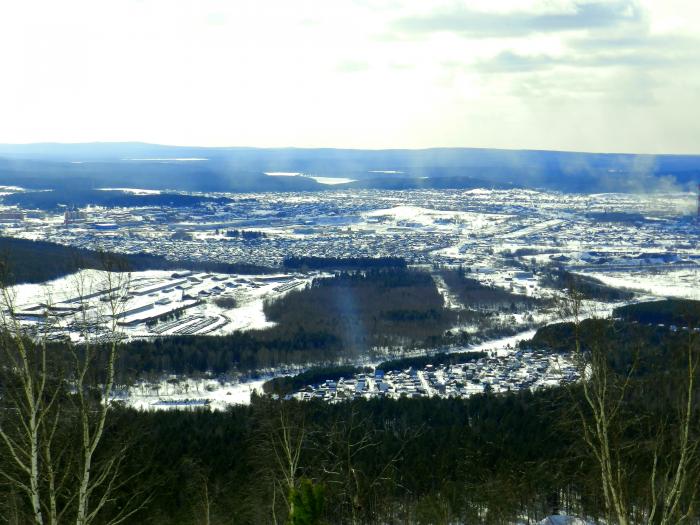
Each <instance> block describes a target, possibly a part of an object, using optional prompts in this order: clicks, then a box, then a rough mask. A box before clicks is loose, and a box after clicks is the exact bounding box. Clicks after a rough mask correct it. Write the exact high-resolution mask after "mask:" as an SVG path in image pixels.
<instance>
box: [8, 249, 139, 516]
mask: <svg viewBox="0 0 700 525" xmlns="http://www.w3.org/2000/svg"><path fill="white" fill-rule="evenodd" d="M103 263H104V271H101V272H99V273H97V279H95V274H90V276H89V277H88V276H87V274H86V273H84V272H78V273H77V274H75V279H74V280H75V292H76V293H77V298H76V299H74V300H73V301H72V303H73V305H74V309H75V315H74V317H73V318H69V317H67V316H63V317H62V318H60V319H59V318H58V317H57V316H53V315H52V313H51V312H52V309H53V308H52V306H53V305H52V302H51V300H50V297H47V301H46V303H45V306H46V313H45V322H44V323H43V324H42V329H40V330H38V331H35V332H33V333H30V331H29V330H28V328H27V327H26V326H25V325H23V324H22V323H21V321H20V318H19V315H18V312H17V309H16V306H15V301H14V296H13V292H12V289H11V288H9V287H7V286H2V288H1V290H2V300H3V304H2V307H1V308H0V310H1V311H2V326H1V327H0V328H1V329H2V333H1V334H0V337H1V338H0V341H1V342H2V350H3V353H4V354H5V357H6V360H5V361H6V365H5V367H4V369H3V371H4V372H5V374H4V376H5V380H4V381H3V383H2V393H1V395H2V398H1V399H2V403H3V409H4V413H3V414H2V416H3V417H2V418H1V419H0V441H1V442H2V445H4V448H5V450H6V452H7V455H8V456H9V457H10V458H11V461H10V462H9V466H8V468H2V469H0V475H1V476H2V477H3V478H4V479H5V480H7V482H8V483H9V484H10V485H11V486H13V487H16V488H17V489H18V490H20V491H22V492H23V493H24V494H25V495H26V497H27V500H28V502H29V504H30V509H31V521H32V522H34V523H36V524H44V523H49V524H51V525H54V524H57V523H59V522H60V523H63V522H65V521H66V520H69V521H72V520H75V523H76V524H77V525H89V524H90V523H94V522H95V521H96V520H98V518H99V521H100V522H103V523H110V524H118V523H121V522H123V521H125V520H126V519H128V518H129V517H130V516H132V515H133V514H134V513H135V512H137V511H138V510H139V509H140V508H142V506H143V505H144V504H145V503H146V502H147V501H148V499H149V498H148V496H147V495H145V494H144V491H143V490H133V491H130V493H131V495H130V496H128V497H127V498H126V501H121V502H120V503H121V504H120V505H119V508H116V509H110V511H111V512H110V516H109V517H105V516H102V515H101V513H103V511H104V510H105V509H106V508H107V506H108V505H109V504H111V503H112V502H114V501H115V496H116V494H117V492H118V491H120V489H122V488H123V487H124V486H125V485H126V484H127V483H129V481H131V480H132V479H133V478H134V477H135V476H137V475H138V473H137V474H132V475H131V476H124V475H121V474H122V469H121V467H122V464H123V461H124V459H125V452H126V449H127V447H128V442H126V441H125V442H122V443H117V445H116V447H114V448H113V449H112V448H110V449H109V450H108V449H106V448H105V446H104V443H103V442H104V436H105V431H106V429H107V426H108V419H109V413H110V412H111V410H112V398H113V397H114V385H115V379H116V363H117V355H118V350H119V344H120V342H121V340H122V335H121V334H120V331H119V319H120V317H121V316H122V314H123V312H124V309H125V307H126V304H127V299H128V290H129V282H130V275H129V273H128V272H125V271H120V270H123V268H121V267H119V266H118V265H117V263H115V261H114V260H113V259H111V258H110V257H107V256H105V257H103ZM97 297H99V299H100V300H93V301H91V300H90V299H95V298H97ZM71 330H77V331H78V333H79V337H78V342H77V343H74V342H73V341H71V340H70V338H68V337H64V338H63V340H62V341H61V342H60V344H57V345H53V346H52V348H51V349H49V348H48V346H47V339H48V336H49V334H50V333H53V334H55V333H61V332H63V333H64V334H65V333H68V332H70V331H71ZM139 473H140V472H139Z"/></svg>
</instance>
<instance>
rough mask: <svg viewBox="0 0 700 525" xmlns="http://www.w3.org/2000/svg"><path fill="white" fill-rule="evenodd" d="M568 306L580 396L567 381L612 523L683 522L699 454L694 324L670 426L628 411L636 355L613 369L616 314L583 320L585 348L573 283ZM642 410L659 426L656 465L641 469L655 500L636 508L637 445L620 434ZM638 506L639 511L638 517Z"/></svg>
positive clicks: (665, 421) (655, 417) (578, 297)
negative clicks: (631, 489) (632, 459)
mask: <svg viewBox="0 0 700 525" xmlns="http://www.w3.org/2000/svg"><path fill="white" fill-rule="evenodd" d="M565 312H566V313H565V315H567V316H569V318H570V319H571V320H572V324H573V330H574V359H575V362H576V365H577V367H578V370H579V374H580V377H581V383H580V392H581V395H578V394H577V393H576V387H574V386H571V387H570V388H569V392H570V393H572V400H573V401H574V406H575V409H576V411H577V412H578V415H579V421H580V424H581V430H582V435H583V439H584V441H585V443H586V445H587V447H588V449H589V450H590V452H591V453H592V455H593V457H594V458H595V461H596V464H597V466H598V469H599V472H600V482H601V489H602V493H603V498H604V502H605V509H606V519H607V522H608V523H617V524H619V525H627V524H629V523H639V522H640V521H641V522H644V523H649V524H657V523H659V524H663V525H668V524H671V523H674V524H675V523H682V522H683V521H685V520H687V519H688V518H689V515H690V512H691V502H692V495H690V494H689V489H690V485H691V484H690V483H689V481H690V479H691V475H692V471H693V470H692V467H691V466H692V465H694V464H695V463H694V462H695V460H696V459H697V456H696V452H697V442H696V441H694V440H693V439H692V438H691V431H692V425H693V421H694V420H693V418H694V417H697V413H696V410H697V408H696V407H695V405H694V399H695V397H694V396H695V388H696V387H695V384H696V378H697V373H698V356H697V354H698V344H697V336H696V334H694V331H693V330H692V329H689V330H688V342H687V345H686V350H685V354H686V355H685V369H686V371H685V374H686V375H685V377H686V380H685V385H684V386H683V388H681V389H680V398H679V399H677V400H676V402H677V404H678V406H679V410H678V416H677V423H676V424H675V425H671V424H670V423H669V422H668V419H666V418H664V419H661V420H659V418H658V415H655V414H648V415H644V414H635V415H634V416H631V415H630V414H629V413H626V414H625V413H624V409H625V405H626V403H627V402H628V397H629V394H630V392H631V390H632V388H633V386H634V382H635V379H634V375H635V372H636V370H637V363H638V356H639V354H638V352H636V353H635V355H634V356H633V357H632V361H631V364H630V365H629V367H628V369H627V370H626V371H625V372H624V373H620V372H618V371H615V370H613V369H612V367H611V365H610V362H609V355H608V351H609V350H610V346H611V345H610V344H609V341H607V340H606V337H607V335H606V333H605V330H606V329H610V330H614V324H613V323H612V321H610V320H598V321H599V322H598V323H597V325H596V326H597V327H596V326H594V325H592V324H590V323H589V324H588V325H586V326H585V329H586V330H587V332H586V338H585V339H586V348H584V346H583V339H584V338H583V330H584V325H583V324H582V319H583V317H584V315H583V312H582V297H581V295H580V294H579V293H578V292H577V291H576V290H575V289H572V290H570V291H569V295H568V301H567V305H566V310H565ZM590 330H598V331H599V333H591V332H590ZM644 416H647V417H650V418H652V419H651V421H650V426H651V427H652V428H654V429H656V435H655V439H653V440H652V441H653V442H652V455H653V460H652V467H651V471H650V472H648V473H644V474H643V476H644V477H645V478H647V479H648V483H649V486H650V490H649V493H650V501H649V503H648V504H647V505H645V508H646V509H648V510H646V511H640V510H639V508H637V509H635V508H634V507H639V502H635V503H633V502H632V501H631V498H630V495H629V493H628V490H627V485H628V482H629V478H630V476H631V473H632V471H633V470H634V466H633V465H631V464H630V463H629V460H628V459H627V458H626V457H625V448H627V447H629V446H635V445H637V446H638V445H640V444H639V443H625V442H624V441H623V440H622V439H621V436H622V435H623V434H624V432H625V430H626V429H628V428H630V426H631V425H632V424H633V423H638V422H639V421H641V420H642V418H643V417H644ZM670 433H672V434H673V435H674V436H675V439H671V440H670V443H669V440H668V439H667V435H668V434H670ZM668 458H673V459H670V460H669V459H668ZM662 462H663V464H664V467H663V468H661V463H662ZM684 505H685V508H683V506H684ZM633 513H634V514H635V516H636V517H635V518H634V519H633V518H632V515H633ZM640 514H641V516H640Z"/></svg>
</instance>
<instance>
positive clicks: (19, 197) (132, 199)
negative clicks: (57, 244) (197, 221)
mask: <svg viewBox="0 0 700 525" xmlns="http://www.w3.org/2000/svg"><path fill="white" fill-rule="evenodd" d="M2 201H3V203H4V204H6V205H17V206H21V207H23V208H32V209H41V210H55V209H58V208H61V207H63V206H69V207H70V206H74V207H77V208H84V207H86V206H103V207H107V208H113V207H119V208H132V207H141V206H167V207H169V208H173V207H175V208H181V207H193V206H200V205H202V204H205V203H208V202H216V203H222V202H229V201H230V199H227V198H225V197H204V196H200V195H186V194H182V193H165V192H163V193H153V194H151V193H149V194H145V195H141V194H135V193H130V192H126V191H119V190H92V189H88V190H86V189H77V188H70V189H55V190H51V191H27V192H20V193H13V194H11V195H6V196H5V197H3V198H2Z"/></svg>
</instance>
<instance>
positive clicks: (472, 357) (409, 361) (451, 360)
mask: <svg viewBox="0 0 700 525" xmlns="http://www.w3.org/2000/svg"><path fill="white" fill-rule="evenodd" d="M484 357H486V353H485V352H454V353H449V354H448V353H445V352H440V353H437V354H432V355H421V356H416V357H404V358H401V359H392V360H391V361H384V362H383V363H380V364H379V365H377V370H384V371H387V370H405V369H407V368H425V367H426V366H427V365H433V366H440V365H453V364H456V363H470V362H472V361H478V360H479V359H482V358H484Z"/></svg>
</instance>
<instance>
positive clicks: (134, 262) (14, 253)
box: [0, 237, 279, 284]
mask: <svg viewBox="0 0 700 525" xmlns="http://www.w3.org/2000/svg"><path fill="white" fill-rule="evenodd" d="M0 263H1V264H2V266H3V269H4V275H3V279H4V281H3V282H5V283H11V284H19V283H41V282H44V281H49V280H52V279H57V278H59V277H63V276H65V275H69V274H71V273H73V272H76V271H78V270H80V269H86V268H91V269H97V270H103V269H105V265H108V266H109V267H112V268H113V269H116V270H123V271H142V270H176V269H186V270H195V271H204V272H221V273H242V274H261V273H273V272H275V271H279V270H278V269H274V268H267V267H261V266H257V265H252V264H245V263H233V264H231V263H216V262H196V261H186V260H171V259H166V258H165V257H162V256H159V255H151V254H146V253H137V254H127V255H125V254H115V253H101V252H98V251H95V250H88V249H84V248H75V247H72V246H64V245H62V244H57V243H53V242H48V241H32V240H27V239H17V238H14V237H0Z"/></svg>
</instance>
